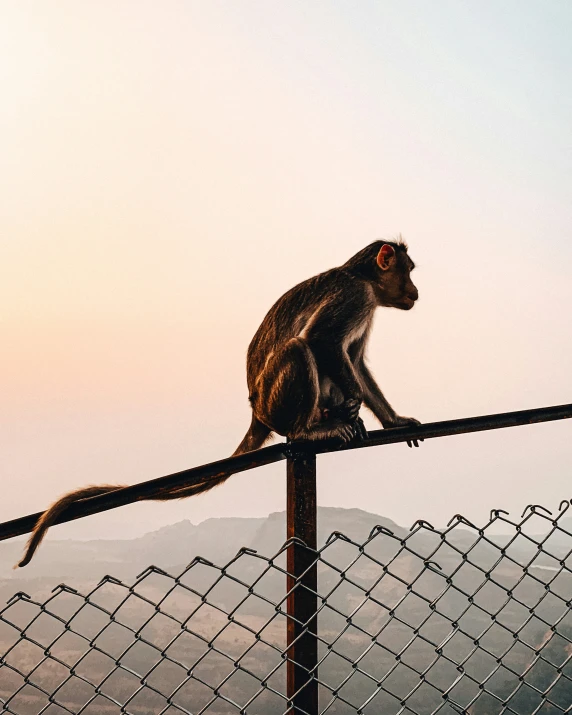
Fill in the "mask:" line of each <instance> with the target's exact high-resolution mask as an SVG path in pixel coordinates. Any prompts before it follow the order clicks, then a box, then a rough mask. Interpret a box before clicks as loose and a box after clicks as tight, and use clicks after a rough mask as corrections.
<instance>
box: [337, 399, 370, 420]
mask: <svg viewBox="0 0 572 715" xmlns="http://www.w3.org/2000/svg"><path fill="white" fill-rule="evenodd" d="M360 407H361V400H357V399H355V398H352V399H350V400H345V402H342V404H341V405H338V406H337V407H332V408H331V410H330V414H331V416H332V417H334V418H337V419H339V420H342V421H343V422H356V420H358V419H359V410H360ZM362 424H363V422H362Z"/></svg>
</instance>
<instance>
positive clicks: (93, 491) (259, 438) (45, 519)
mask: <svg viewBox="0 0 572 715" xmlns="http://www.w3.org/2000/svg"><path fill="white" fill-rule="evenodd" d="M270 435H271V431H270V429H269V428H268V427H266V425H263V424H262V422H259V421H258V420H257V419H256V418H255V417H254V416H253V417H252V422H251V424H250V427H249V429H248V432H247V433H246V434H245V436H244V438H243V440H242V442H241V443H240V444H239V445H238V447H237V448H236V449H235V450H234V452H233V454H232V456H233V457H236V456H237V455H239V454H244V453H245V452H250V451H252V450H254V449H258V448H259V447H262V445H263V444H264V442H266V440H267V439H268V437H270ZM231 476H232V472H223V473H222V474H220V475H217V476H216V477H214V478H213V477H211V478H210V479H208V480H205V481H204V482H199V483H198V484H193V485H191V486H188V487H175V488H173V489H169V490H168V491H166V492H164V493H163V494H157V495H156V496H153V497H149V499H150V500H152V501H169V500H170V499H184V498H186V497H192V496H195V495H197V494H202V493H203V492H208V491H209V490H210V489H212V488H213V487H216V486H218V485H219V484H222V483H223V482H226V480H227V479H228V478H229V477H231ZM122 486H124V485H121V484H115V485H113V484H102V485H101V486H92V487H85V488H84V489H78V490H76V491H75V492H70V493H69V494H66V495H64V496H63V497H62V498H61V499H58V501H57V502H54V504H52V506H51V507H50V508H49V509H48V510H47V511H45V512H44V513H43V514H42V516H41V517H40V518H39V520H38V522H37V523H36V526H35V527H34V531H33V532H32V535H31V536H30V538H29V540H28V543H27V544H26V550H25V552H24V556H23V557H22V560H21V561H20V562H19V563H18V564H17V565H16V566H14V568H18V567H19V568H21V567H22V566H26V565H27V564H29V563H30V561H31V560H32V557H33V555H34V553H35V552H36V550H37V548H38V546H39V545H40V543H41V542H42V539H43V538H44V536H45V535H46V531H47V530H48V529H49V528H50V526H52V524H53V523H54V522H55V521H56V520H57V518H58V517H59V515H60V514H62V513H63V512H64V511H65V510H66V509H67V508H68V507H69V506H71V505H72V504H75V503H76V502H78V501H81V500H82V499H88V498H89V497H95V496H99V495H100V494H107V493H108V492H112V491H114V490H115V489H121V487H122Z"/></svg>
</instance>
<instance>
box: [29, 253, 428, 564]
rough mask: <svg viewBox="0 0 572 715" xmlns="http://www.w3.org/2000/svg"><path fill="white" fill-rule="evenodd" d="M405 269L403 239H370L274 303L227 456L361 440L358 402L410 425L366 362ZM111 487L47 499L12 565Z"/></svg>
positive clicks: (397, 304) (405, 297)
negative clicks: (273, 439)
mask: <svg viewBox="0 0 572 715" xmlns="http://www.w3.org/2000/svg"><path fill="white" fill-rule="evenodd" d="M382 249H383V250H382ZM413 268H414V264H413V261H412V260H411V259H410V258H409V255H408V250H407V246H406V245H405V244H404V243H403V242H402V241H399V242H384V241H374V243H372V244H370V245H369V246H366V248H364V249H363V250H361V251H360V252H359V253H357V254H356V255H355V256H353V257H352V258H350V259H349V260H348V261H347V262H346V263H344V265H342V266H340V267H339V268H333V269H331V270H329V271H326V272H325V273H321V274H320V275H318V276H315V277H314V278H310V279H308V280H306V281H304V282H303V283H300V284H299V285H297V286H295V287H294V288H292V289H291V290H289V291H288V292H287V293H285V294H284V295H283V296H282V297H281V298H280V299H279V300H278V301H277V302H276V303H275V304H274V306H273V307H272V308H271V309H270V310H269V312H268V313H267V315H266V317H265V318H264V320H263V321H262V324H261V325H260V327H259V328H258V330H257V332H256V334H255V336H254V338H253V339H252V342H251V343H250V346H249V348H248V357H247V382H248V391H249V400H250V404H251V407H252V421H251V424H250V428H249V429H248V431H247V433H246V435H245V436H244V438H243V440H242V442H241V443H240V444H239V446H238V447H237V449H236V450H235V452H234V454H233V456H234V455H238V454H243V453H244V452H248V451H251V450H254V449H259V448H260V447H261V446H262V445H263V444H264V442H265V441H266V440H267V439H268V438H269V437H270V436H271V434H272V433H273V432H276V433H277V434H281V435H284V436H286V437H288V438H289V439H293V440H298V439H305V440H321V439H337V440H338V441H339V442H340V443H344V442H348V441H349V440H352V439H355V438H362V437H365V436H366V432H365V428H364V426H363V422H362V421H361V419H360V418H359V409H360V407H361V404H362V402H364V403H365V405H366V406H367V407H368V408H369V409H370V410H371V411H372V412H373V413H374V415H375V416H376V417H377V418H378V420H379V421H380V422H381V424H382V425H383V426H384V427H395V426H406V425H416V424H419V423H418V421H417V420H415V419H413V418H411V417H400V416H399V415H397V414H396V412H395V411H394V410H393V408H392V407H391V405H390V404H389V402H388V401H387V400H386V399H385V397H384V396H383V394H382V392H381V390H380V389H379V387H378V386H377V384H376V382H375V380H374V378H373V376H372V375H371V373H370V371H369V370H368V368H367V366H366V364H365V348H366V344H367V339H368V337H369V332H370V329H371V323H372V319H373V314H374V312H375V309H376V308H377V307H378V306H386V307H393V308H398V309H401V310H409V309H410V308H412V307H413V304H414V302H415V301H416V300H417V298H418V293H417V288H416V287H415V285H414V284H413V282H412V280H411V271H412V270H413ZM413 443H414V444H415V446H418V444H417V441H416V440H413ZM409 446H411V443H409ZM230 476H231V474H226V473H225V474H221V475H220V476H218V477H216V478H215V479H212V478H211V479H209V480H207V481H205V482H202V483H200V484H195V485H192V486H189V487H180V488H177V489H172V490H170V491H168V492H166V493H164V494H161V495H159V496H156V497H153V499H154V500H157V501H166V500H170V499H182V498H184V497H189V496H194V495H196V494H202V493H203V492H206V491H208V490H209V489H212V488H213V487H215V486H217V485H218V484H221V483H222V482H224V481H225V480H226V479H228V478H229V477H230ZM118 488H120V487H118V486H111V485H103V486H99V487H97V486H94V487H87V488H85V489H79V490H77V491H75V492H70V493H69V494H66V495H65V496H63V497H62V498H61V499H59V500H58V501H57V502H55V503H54V504H53V505H52V506H51V507H50V508H49V509H48V510H47V511H46V512H44V514H43V515H42V517H41V519H40V520H39V521H38V523H37V524H36V527H35V528H34V531H33V533H32V535H31V537H30V540H29V541H28V544H27V546H26V552H25V555H24V557H23V558H22V560H21V561H20V563H19V564H18V566H25V565H26V564H28V563H29V562H30V560H31V558H32V556H33V555H34V552H35V551H36V549H37V548H38V546H39V544H40V542H41V541H42V538H43V537H44V535H45V533H46V531H47V530H48V528H49V527H50V526H51V525H52V524H53V523H54V522H55V521H56V520H57V518H58V517H59V516H60V514H62V513H63V512H64V511H65V510H66V509H67V507H68V506H69V505H70V504H73V503H74V502H76V501H79V500H82V499H87V498H89V497H92V496H96V495H99V494H105V493H107V492H109V491H112V490H115V489H118Z"/></svg>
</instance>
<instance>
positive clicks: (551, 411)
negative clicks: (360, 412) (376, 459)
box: [294, 404, 572, 454]
mask: <svg viewBox="0 0 572 715" xmlns="http://www.w3.org/2000/svg"><path fill="white" fill-rule="evenodd" d="M570 418H572V404H570V405H557V406H556V407H537V408H535V409H533V410H518V411H517V412H501V413H498V414H494V415H482V416H480V417H465V418H463V419H459V420H445V421H443V422H426V423H424V424H421V425H419V426H418V427H392V428H391V429H380V430H373V431H372V432H369V434H368V438H367V439H364V440H361V441H359V442H351V443H349V444H346V445H344V446H343V447H340V446H339V445H336V444H335V443H332V442H329V441H324V442H319V443H305V444H303V443H299V445H298V444H296V443H294V444H296V447H298V446H299V447H300V448H303V449H307V450H309V449H311V450H312V451H313V452H314V453H315V454H324V453H325V452H339V451H342V450H348V449H362V448H363V447H377V446H380V445H383V444H395V443H397V442H407V441H409V440H411V439H434V438H435V437H450V436H453V435H457V434H470V433H472V432H484V431H487V430H493V429H504V428H505V427H520V426H522V425H528V424H537V423H539V422H552V421H554V420H565V419H570Z"/></svg>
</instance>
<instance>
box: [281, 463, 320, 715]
mask: <svg viewBox="0 0 572 715" xmlns="http://www.w3.org/2000/svg"><path fill="white" fill-rule="evenodd" d="M287 490H288V491H287V508H286V515H287V517H286V534H287V538H288V539H291V538H292V537H296V538H297V539H300V541H303V542H304V544H306V546H303V545H302V544H298V543H294V544H292V545H291V546H290V547H289V549H288V555H287V569H288V577H287V588H288V599H287V603H286V610H287V613H288V622H287V634H286V643H287V649H286V652H287V655H288V661H287V696H288V700H289V701H290V702H291V704H292V711H291V712H292V713H295V715H318V682H317V680H316V677H317V664H318V640H317V638H316V635H317V626H318V616H317V607H318V597H317V587H318V567H317V560H316V556H317V554H316V455H315V454H313V453H310V452H309V451H306V450H300V451H292V452H291V453H290V454H289V455H288V462H287Z"/></svg>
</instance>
